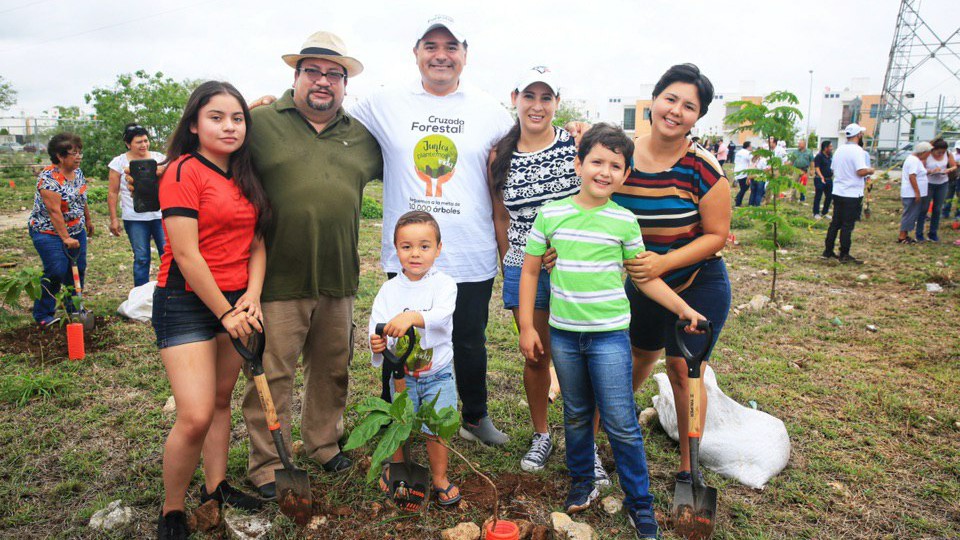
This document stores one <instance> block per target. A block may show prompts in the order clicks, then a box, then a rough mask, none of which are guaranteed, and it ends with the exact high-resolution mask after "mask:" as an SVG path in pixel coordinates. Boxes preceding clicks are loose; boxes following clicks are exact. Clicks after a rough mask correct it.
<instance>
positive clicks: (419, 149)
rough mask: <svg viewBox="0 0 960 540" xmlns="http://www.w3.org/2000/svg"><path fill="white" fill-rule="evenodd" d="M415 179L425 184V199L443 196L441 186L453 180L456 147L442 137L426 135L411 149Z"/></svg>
mask: <svg viewBox="0 0 960 540" xmlns="http://www.w3.org/2000/svg"><path fill="white" fill-rule="evenodd" d="M413 164H414V166H415V167H416V169H417V177H419V178H420V179H421V180H423V181H424V182H426V184H427V191H426V196H427V197H441V196H443V184H445V183H446V182H447V181H449V180H450V179H451V178H453V173H454V172H455V169H456V166H457V145H455V144H454V143H453V141H452V140H450V138H448V137H444V136H443V135H428V136H426V137H424V138H422V139H420V141H419V142H417V144H416V146H414V148H413Z"/></svg>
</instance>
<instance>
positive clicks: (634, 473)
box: [550, 328, 653, 509]
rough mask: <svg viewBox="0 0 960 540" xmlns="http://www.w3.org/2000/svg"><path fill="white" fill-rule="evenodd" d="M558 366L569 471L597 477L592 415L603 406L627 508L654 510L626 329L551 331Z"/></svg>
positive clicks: (587, 477)
mask: <svg viewBox="0 0 960 540" xmlns="http://www.w3.org/2000/svg"><path fill="white" fill-rule="evenodd" d="M550 348H551V352H552V355H553V365H554V367H555V368H556V370H557V378H558V379H559V380H560V392H561V393H562V394H563V429H564V433H565V435H566V444H567V452H566V453H567V469H568V470H569V471H570V476H571V477H572V478H573V480H574V481H575V482H576V481H586V480H588V481H591V482H592V481H593V479H594V475H593V445H594V440H593V416H594V411H595V410H596V409H597V408H599V410H600V418H601V419H602V421H603V428H604V430H605V431H606V432H607V437H608V438H609V440H610V446H611V447H612V448H613V458H614V460H615V461H616V464H617V473H618V474H619V476H620V487H622V488H623V492H624V493H625V494H626V499H625V500H624V504H625V505H626V506H627V507H628V508H639V509H652V505H653V497H652V496H651V495H650V478H649V475H648V472H647V455H646V452H645V451H644V448H643V433H642V432H641V431H640V425H639V424H638V423H637V408H636V404H635V402H634V401H633V360H632V358H631V357H630V338H629V337H628V335H627V331H626V330H616V331H610V332H568V331H566V330H558V329H556V328H551V329H550Z"/></svg>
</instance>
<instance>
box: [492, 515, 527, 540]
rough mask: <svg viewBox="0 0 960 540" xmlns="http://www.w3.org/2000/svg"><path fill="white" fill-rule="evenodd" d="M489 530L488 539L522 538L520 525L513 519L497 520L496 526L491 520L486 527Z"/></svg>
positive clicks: (516, 539) (511, 539) (517, 539)
mask: <svg viewBox="0 0 960 540" xmlns="http://www.w3.org/2000/svg"><path fill="white" fill-rule="evenodd" d="M485 528H486V530H487V540H520V527H517V524H516V523H514V522H512V521H505V520H502V519H500V520H497V526H496V528H494V526H493V522H492V521H490V522H488V523H487V526H486V527H485Z"/></svg>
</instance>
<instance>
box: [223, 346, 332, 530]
mask: <svg viewBox="0 0 960 540" xmlns="http://www.w3.org/2000/svg"><path fill="white" fill-rule="evenodd" d="M232 341H233V347H234V348H235V349H236V350H237V352H238V353H239V354H240V356H241V357H243V360H244V362H245V363H247V364H248V367H249V371H250V373H251V374H252V375H253V383H254V384H255V385H256V387H257V394H258V395H259V396H260V405H261V406H262V407H263V412H264V414H265V415H266V419H267V428H268V429H269V430H270V435H271V436H272V437H273V444H274V445H275V446H276V447H277V454H279V456H280V461H281V462H282V463H283V468H282V469H277V470H275V471H274V479H275V480H276V482H277V501H278V502H279V504H280V512H281V513H283V515H285V516H287V517H289V518H290V519H292V520H293V521H294V522H296V523H297V524H298V525H306V524H307V523H309V522H310V518H312V517H313V493H312V492H311V491H310V479H309V478H308V477H307V471H304V470H302V469H298V468H296V467H294V466H293V463H292V462H291V461H290V454H288V453H287V447H286V445H285V444H284V442H283V431H282V430H281V429H280V420H279V419H278V418H277V409H276V408H275V407H274V406H273V396H272V395H271V394H270V386H269V385H268V384H267V376H266V375H265V374H264V372H263V350H264V348H265V346H266V342H267V340H266V336H265V334H264V333H262V332H257V331H256V330H254V332H253V333H252V334H250V335H249V336H247V338H246V340H245V341H246V342H244V340H241V339H237V338H233V339H232Z"/></svg>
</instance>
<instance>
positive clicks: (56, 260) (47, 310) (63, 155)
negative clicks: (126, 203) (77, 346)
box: [28, 133, 93, 328]
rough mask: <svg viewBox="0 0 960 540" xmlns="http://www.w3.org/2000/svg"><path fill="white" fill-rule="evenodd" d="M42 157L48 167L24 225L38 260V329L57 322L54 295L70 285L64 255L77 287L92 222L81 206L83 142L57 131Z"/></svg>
mask: <svg viewBox="0 0 960 540" xmlns="http://www.w3.org/2000/svg"><path fill="white" fill-rule="evenodd" d="M47 153H48V154H50V161H51V162H52V163H53V165H50V166H49V167H45V168H44V169H43V171H41V172H40V174H39V176H38V177H37V192H36V194H34V196H33V211H32V212H30V220H29V222H28V226H29V229H30V238H31V239H32V240H33V247H34V248H36V250H37V253H38V254H39V255H40V260H42V261H43V283H44V286H43V294H42V296H41V297H40V299H39V300H37V301H35V302H34V303H33V319H34V320H35V321H37V324H39V325H40V326H41V327H43V328H46V327H48V326H50V325H51V324H55V323H57V322H59V321H60V319H59V318H58V317H56V312H57V301H56V299H55V298H54V295H56V294H57V292H59V291H60V286H61V285H62V284H72V283H73V275H72V273H71V269H70V258H69V257H74V258H76V260H77V269H78V270H79V271H80V283H81V287H82V286H83V281H84V274H85V272H86V269H87V235H90V236H93V221H91V220H90V209H89V208H88V207H87V179H86V178H85V177H84V176H83V172H82V171H81V170H80V160H81V159H83V141H81V140H80V137H78V136H76V135H74V134H73V133H58V134H56V135H54V136H53V138H52V139H50V143H49V144H48V145H47ZM68 253H69V256H68ZM66 307H67V309H68V310H72V308H73V306H69V305H68V306H66Z"/></svg>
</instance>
